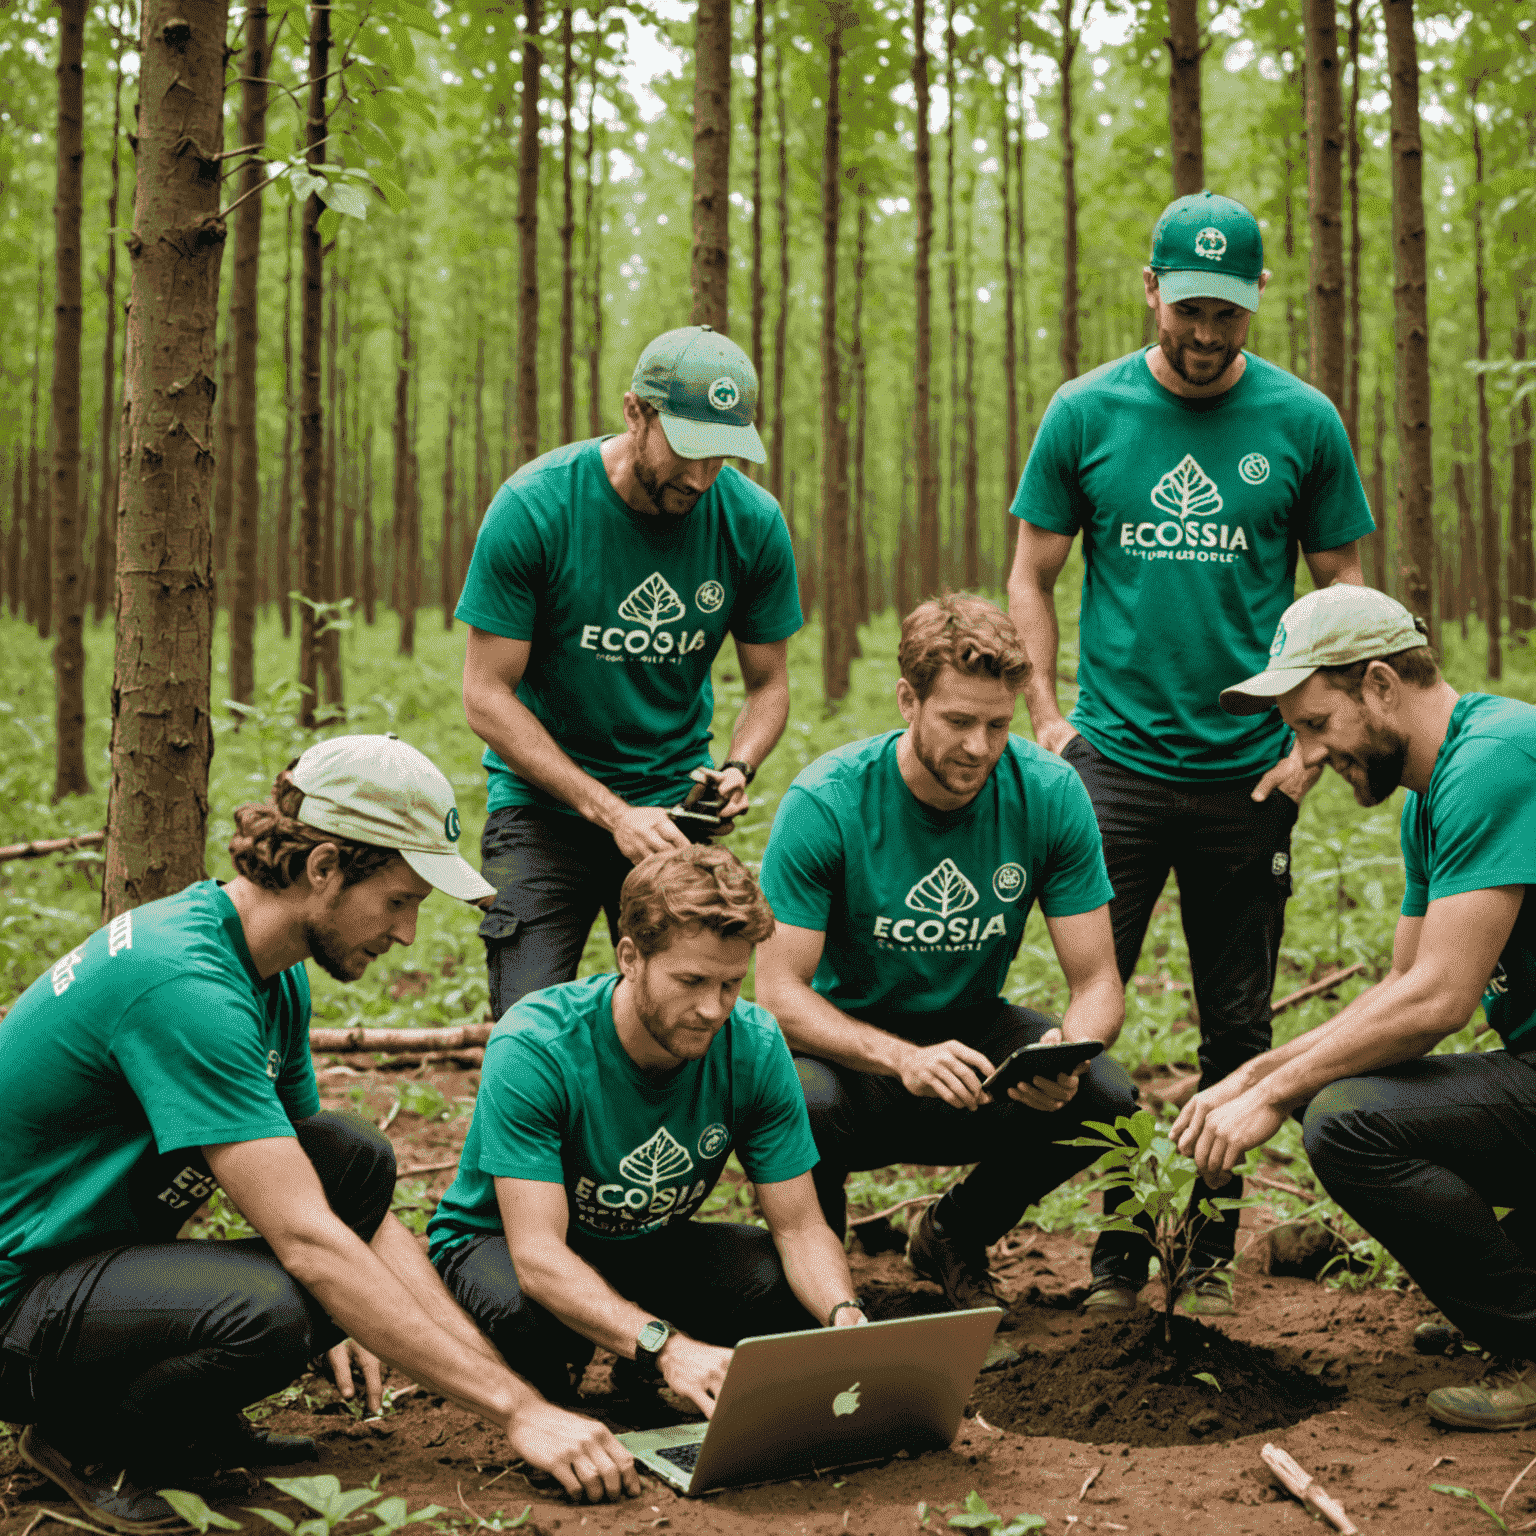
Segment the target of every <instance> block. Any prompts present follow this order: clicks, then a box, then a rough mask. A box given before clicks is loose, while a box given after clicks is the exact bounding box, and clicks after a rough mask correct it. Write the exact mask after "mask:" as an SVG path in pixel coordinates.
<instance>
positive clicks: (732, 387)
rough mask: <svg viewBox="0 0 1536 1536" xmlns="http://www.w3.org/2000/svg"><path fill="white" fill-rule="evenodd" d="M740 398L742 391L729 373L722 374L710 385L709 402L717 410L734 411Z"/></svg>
mask: <svg viewBox="0 0 1536 1536" xmlns="http://www.w3.org/2000/svg"><path fill="white" fill-rule="evenodd" d="M740 399H741V391H740V390H739V389H738V388H737V387H736V380H735V379H733V378H732V377H731V376H730V375H729V374H721V375H720V377H719V378H718V379H716V380H715V382H714V383H713V384H711V385H710V386H709V403H710V404H711V405H712V406H714V408H715V409H716V410H717V411H734V410H735V409H736V402H737V401H738V400H740Z"/></svg>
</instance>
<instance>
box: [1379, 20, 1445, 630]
mask: <svg viewBox="0 0 1536 1536" xmlns="http://www.w3.org/2000/svg"><path fill="white" fill-rule="evenodd" d="M1382 12H1383V14H1384V17H1385V20H1386V32H1387V67H1388V70H1389V72H1390V74H1391V77H1392V299H1393V311H1394V316H1395V320H1396V330H1397V437H1398V454H1397V497H1398V516H1399V519H1400V527H1401V531H1402V538H1401V541H1400V545H1399V551H1398V560H1399V563H1400V566H1401V569H1402V576H1403V601H1404V603H1405V605H1406V606H1407V607H1408V608H1410V609H1411V610H1412V611H1413V612H1414V613H1415V614H1417V615H1418V616H1419V617H1420V618H1421V619H1423V620H1424V622H1425V624H1426V625H1428V626H1429V631H1430V637H1431V638H1430V643H1431V644H1432V645H1436V646H1437V647H1438V643H1439V641H1438V632H1437V630H1436V627H1435V617H1434V609H1435V593H1434V575H1433V572H1434V549H1435V523H1434V501H1435V471H1434V461H1433V458H1432V453H1431V449H1432V439H1431V428H1430V394H1429V306H1428V297H1427V296H1428V286H1429V278H1428V263H1427V252H1426V250H1425V228H1424V150H1423V146H1422V143H1421V141H1420V135H1419V49H1418V41H1417V39H1416V38H1415V37H1414V32H1413V0H1382Z"/></svg>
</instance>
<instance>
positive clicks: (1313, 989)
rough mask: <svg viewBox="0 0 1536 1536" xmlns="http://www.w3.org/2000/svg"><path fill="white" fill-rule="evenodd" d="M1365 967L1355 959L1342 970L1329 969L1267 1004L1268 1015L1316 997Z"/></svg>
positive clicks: (1362, 961)
mask: <svg viewBox="0 0 1536 1536" xmlns="http://www.w3.org/2000/svg"><path fill="white" fill-rule="evenodd" d="M1364 969H1365V961H1364V960H1357V961H1356V962H1355V963H1354V964H1353V965H1346V966H1345V967H1344V969H1343V970H1342V971H1330V972H1329V973H1328V974H1327V975H1326V976H1323V977H1321V978H1319V979H1318V980H1317V981H1313V982H1309V983H1308V984H1307V985H1306V986H1304V987H1298V988H1297V989H1296V990H1295V991H1294V992H1292V993H1290V994H1289V995H1288V996H1286V997H1282V998H1281V999H1280V1001H1279V1002H1278V1003H1271V1004H1270V1005H1269V1012H1270V1017H1271V1018H1273V1017H1274V1015H1275V1014H1277V1013H1284V1012H1285V1010H1286V1009H1287V1008H1294V1007H1295V1006H1296V1004H1297V1003H1304V1002H1306V1000H1307V999H1308V998H1309V997H1317V996H1318V995H1319V994H1320V993H1323V992H1331V991H1332V990H1333V989H1334V988H1335V987H1336V986H1338V984H1339V983H1340V982H1341V981H1348V980H1349V978H1350V977H1351V976H1358V975H1359V974H1360V972H1361V971H1363V970H1364Z"/></svg>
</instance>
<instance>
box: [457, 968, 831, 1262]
mask: <svg viewBox="0 0 1536 1536" xmlns="http://www.w3.org/2000/svg"><path fill="white" fill-rule="evenodd" d="M618 979H619V978H618V977H617V976H615V975H612V974H611V973H610V974H608V975H603V976H586V977H583V978H582V979H581V980H580V981H567V982H563V983H561V984H560V985H558V986H553V987H545V988H544V990H543V991H542V992H534V993H531V994H530V995H529V996H527V997H525V998H524V999H523V1000H522V1001H521V1002H520V1003H518V1004H517V1005H516V1006H515V1007H513V1008H511V1009H509V1010H508V1011H507V1013H506V1014H505V1015H504V1016H503V1018H502V1020H501V1022H500V1023H499V1024H498V1025H497V1026H496V1028H495V1029H494V1030H492V1032H491V1038H490V1041H489V1043H488V1044H487V1045H486V1048H485V1065H484V1068H483V1069H482V1072H481V1077H480V1091H479V1093H478V1095H477V1096H476V1099H475V1116H474V1119H473V1120H471V1121H470V1125H469V1135H468V1136H467V1137H466V1138H465V1140H464V1155H463V1157H462V1158H461V1159H460V1162H459V1171H458V1175H457V1176H456V1177H455V1179H454V1181H453V1183H452V1184H450V1185H449V1186H448V1191H447V1193H446V1194H445V1195H444V1196H443V1198H442V1202H441V1204H439V1206H438V1208H437V1211H436V1213H435V1214H434V1216H433V1217H432V1222H431V1225H430V1227H429V1229H428V1230H429V1232H430V1235H431V1253H432V1257H433V1258H434V1259H436V1258H437V1257H438V1256H439V1255H441V1254H443V1253H447V1252H448V1251H450V1250H451V1249H454V1248H457V1247H458V1246H459V1245H460V1244H461V1243H464V1242H467V1241H468V1240H469V1239H470V1238H472V1237H478V1236H479V1235H480V1234H481V1233H484V1232H500V1231H501V1214H500V1212H499V1210H498V1209H497V1205H496V1185H495V1182H494V1181H495V1180H496V1179H498V1178H503V1179H532V1180H534V1181H535V1182H537V1183H541V1184H563V1185H564V1186H565V1193H566V1202H567V1206H568V1208H569V1211H570V1222H571V1228H572V1230H574V1231H575V1232H578V1233H580V1234H581V1235H582V1236H583V1237H591V1238H603V1239H624V1238H631V1237H640V1236H643V1235H645V1234H648V1233H652V1232H659V1231H660V1230H661V1229H662V1228H663V1227H665V1226H666V1225H667V1224H668V1223H669V1222H674V1221H687V1220H688V1218H689V1217H690V1216H692V1215H693V1214H694V1213H695V1212H696V1211H697V1210H698V1209H699V1207H700V1206H701V1205H703V1203H704V1200H705V1197H706V1196H707V1195H708V1194H709V1192H710V1190H712V1189H713V1188H714V1187H715V1183H716V1181H717V1180H718V1179H719V1177H720V1170H721V1169H722V1168H724V1167H725V1160H726V1158H727V1157H728V1156H729V1154H730V1151H731V1148H732V1147H735V1148H736V1153H737V1156H738V1157H739V1158H740V1159H741V1165H742V1167H743V1168H744V1169H745V1170H746V1174H747V1177H748V1178H749V1179H751V1180H752V1181H753V1183H755V1184H778V1183H781V1182H782V1181H783V1180H785V1179H794V1178H798V1177H799V1176H800V1175H801V1174H802V1173H806V1172H808V1171H809V1170H810V1169H811V1168H813V1167H815V1165H816V1143H815V1140H814V1139H813V1138H812V1136H811V1123H810V1120H809V1118H808V1117H807V1115H806V1111H805V1095H804V1093H803V1091H802V1090H801V1087H800V1080H799V1078H797V1077H796V1076H795V1067H794V1063H793V1061H791V1059H790V1055H789V1048H788V1046H786V1045H785V1044H784V1037H783V1036H782V1035H781V1034H780V1033H779V1026H778V1025H777V1024H776V1023H775V1022H774V1019H773V1015H772V1014H770V1013H768V1012H766V1011H765V1010H764V1009H762V1008H759V1007H758V1006H757V1004H756V1003H749V1002H745V1001H743V1002H738V1003H737V1004H736V1006H735V1008H734V1009H733V1010H732V1011H731V1016H730V1018H729V1019H727V1020H726V1022H725V1024H724V1026H723V1027H722V1028H721V1030H720V1033H719V1034H717V1035H716V1036H715V1038H714V1041H713V1042H712V1043H711V1045H710V1047H709V1050H708V1051H707V1052H706V1053H705V1055H704V1056H703V1057H702V1058H701V1059H700V1060H698V1061H690V1062H686V1063H685V1064H684V1065H683V1066H681V1067H678V1068H677V1069H676V1070H675V1071H673V1072H670V1073H668V1074H667V1075H666V1076H665V1077H655V1076H652V1075H651V1074H649V1073H647V1072H643V1071H641V1069H640V1068H639V1067H637V1066H636V1065H635V1063H634V1061H633V1060H632V1059H631V1058H630V1055H629V1052H628V1051H626V1050H625V1049H624V1046H623V1044H622V1043H621V1041H620V1040H619V1036H618V1031H617V1030H616V1028H615V1027H614V1022H613V989H614V987H615V985H616V984H617V982H618Z"/></svg>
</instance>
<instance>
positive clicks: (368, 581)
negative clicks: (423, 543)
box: [358, 421, 379, 628]
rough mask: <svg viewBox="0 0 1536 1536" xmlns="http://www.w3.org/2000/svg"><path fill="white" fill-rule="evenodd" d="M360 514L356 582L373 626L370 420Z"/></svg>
mask: <svg viewBox="0 0 1536 1536" xmlns="http://www.w3.org/2000/svg"><path fill="white" fill-rule="evenodd" d="M362 510H363V515H362V523H363V529H362V540H363V558H362V571H361V574H360V576H359V578H358V585H359V586H360V587H361V588H362V601H363V623H365V624H366V625H368V626H369V628H372V627H373V620H374V609H375V608H376V607H377V605H378V601H379V567H378V541H377V539H376V538H375V536H374V530H373V423H372V422H371V421H370V422H369V423H368V426H367V428H366V430H365V431H364V433H363V509H362Z"/></svg>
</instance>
